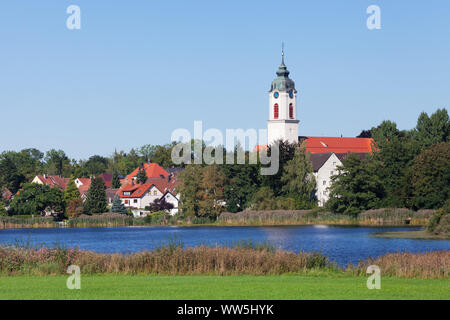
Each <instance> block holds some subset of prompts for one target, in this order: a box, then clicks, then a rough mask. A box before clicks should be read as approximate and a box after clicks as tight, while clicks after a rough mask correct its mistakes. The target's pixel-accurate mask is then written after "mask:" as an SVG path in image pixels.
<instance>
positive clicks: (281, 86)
mask: <svg viewBox="0 0 450 320" xmlns="http://www.w3.org/2000/svg"><path fill="white" fill-rule="evenodd" d="M274 90H277V91H290V90H294V91H295V83H294V81H293V80H292V79H290V78H289V71H288V69H287V67H286V65H285V64H284V52H283V53H282V54H281V65H280V67H279V68H278V71H277V78H276V79H275V80H273V81H272V85H271V86H270V92H272V91H274Z"/></svg>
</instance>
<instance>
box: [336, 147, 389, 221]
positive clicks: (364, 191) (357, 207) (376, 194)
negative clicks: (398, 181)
mask: <svg viewBox="0 0 450 320" xmlns="http://www.w3.org/2000/svg"><path fill="white" fill-rule="evenodd" d="M337 169H338V174H337V175H334V176H332V177H331V181H332V184H331V187H330V188H329V189H330V199H329V200H328V202H327V206H328V208H329V209H331V210H332V211H333V212H337V213H344V214H349V215H355V214H357V213H359V212H361V211H364V210H368V209H374V208H377V206H378V205H379V203H380V199H382V198H383V197H384V195H385V191H384V187H383V184H382V182H381V180H380V178H379V177H378V176H377V175H376V174H375V172H376V165H375V163H374V161H371V159H361V158H360V157H359V156H357V155H356V154H354V153H350V154H349V155H348V156H347V157H346V158H345V159H343V160H342V166H338V168H337Z"/></svg>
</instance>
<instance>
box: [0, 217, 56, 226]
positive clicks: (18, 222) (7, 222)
mask: <svg viewBox="0 0 450 320" xmlns="http://www.w3.org/2000/svg"><path fill="white" fill-rule="evenodd" d="M56 227H58V223H57V222H55V221H54V220H53V218H49V217H35V218H31V217H29V218H23V217H0V229H19V228H56Z"/></svg>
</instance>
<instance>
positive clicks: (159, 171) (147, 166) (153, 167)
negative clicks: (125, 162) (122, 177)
mask: <svg viewBox="0 0 450 320" xmlns="http://www.w3.org/2000/svg"><path fill="white" fill-rule="evenodd" d="M144 170H145V174H146V175H147V178H159V177H161V175H162V176H163V177H165V178H167V177H168V176H169V173H168V172H167V171H166V170H164V169H163V168H162V167H161V166H160V165H159V164H157V163H144ZM138 172H139V168H136V170H134V171H133V172H132V173H130V174H129V175H128V181H131V178H134V177H136V176H137V174H138Z"/></svg>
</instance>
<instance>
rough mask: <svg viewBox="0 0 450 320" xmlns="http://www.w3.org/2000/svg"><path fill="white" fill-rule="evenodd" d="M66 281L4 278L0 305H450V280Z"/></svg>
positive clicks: (324, 277)
mask: <svg viewBox="0 0 450 320" xmlns="http://www.w3.org/2000/svg"><path fill="white" fill-rule="evenodd" d="M67 277H68V275H65V276H16V277H0V299H87V300H94V299H156V300H170V299H180V300H185V299H194V300H197V299H222V300H233V299H261V300H262V299H291V300H298V299H321V300H323V299H369V300H374V299H450V294H449V292H450V280H449V279H445V280H442V279H440V280H433V279H431V280H429V279H428V280H422V279H399V278H392V277H383V276H382V278H381V289H380V290H368V289H367V287H366V281H367V277H354V276H339V275H336V274H334V273H329V274H322V275H321V277H318V276H314V275H308V276H299V275H282V276H227V277H221V276H130V275H107V276H93V275H88V276H85V275H82V276H81V290H68V289H67V288H66V281H67Z"/></svg>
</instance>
